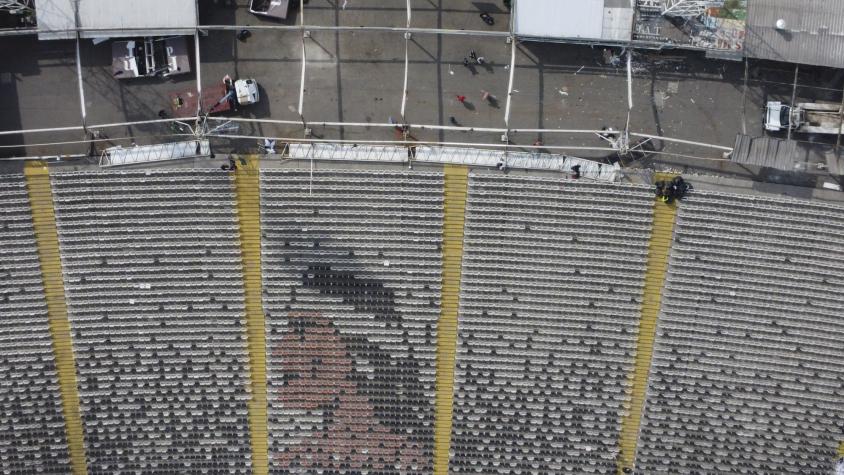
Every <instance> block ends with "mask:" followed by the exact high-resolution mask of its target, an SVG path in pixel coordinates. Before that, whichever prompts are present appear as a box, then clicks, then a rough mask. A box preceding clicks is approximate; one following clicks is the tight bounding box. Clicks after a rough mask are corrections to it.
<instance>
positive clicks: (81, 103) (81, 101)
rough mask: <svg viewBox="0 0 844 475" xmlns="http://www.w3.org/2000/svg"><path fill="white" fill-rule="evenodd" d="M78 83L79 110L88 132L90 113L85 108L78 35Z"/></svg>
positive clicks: (83, 125)
mask: <svg viewBox="0 0 844 475" xmlns="http://www.w3.org/2000/svg"><path fill="white" fill-rule="evenodd" d="M76 82H77V84H78V85H79V110H80V112H81V113H82V130H87V129H86V127H87V125H88V111H87V109H86V108H85V87H84V86H83V85H82V54H81V53H80V52H79V34H78V33H77V34H76Z"/></svg>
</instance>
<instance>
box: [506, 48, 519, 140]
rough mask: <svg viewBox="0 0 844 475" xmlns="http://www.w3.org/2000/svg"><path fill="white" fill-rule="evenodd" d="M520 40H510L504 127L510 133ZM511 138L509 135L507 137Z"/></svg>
mask: <svg viewBox="0 0 844 475" xmlns="http://www.w3.org/2000/svg"><path fill="white" fill-rule="evenodd" d="M517 44H518V40H516V38H515V37H511V40H510V83H509V85H508V86H507V105H506V106H505V107H504V128H505V129H507V132H505V134H509V130H510V104H511V102H512V101H513V79H514V78H515V74H516V45H517ZM507 138H508V139H509V137H507Z"/></svg>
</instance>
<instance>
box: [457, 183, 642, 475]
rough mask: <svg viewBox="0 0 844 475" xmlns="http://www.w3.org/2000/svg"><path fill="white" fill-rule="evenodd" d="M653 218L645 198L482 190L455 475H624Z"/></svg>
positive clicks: (476, 207) (466, 260) (546, 186)
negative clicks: (624, 438)
mask: <svg viewBox="0 0 844 475" xmlns="http://www.w3.org/2000/svg"><path fill="white" fill-rule="evenodd" d="M652 205H653V194H652V193H650V191H649V190H647V189H646V188H644V187H631V186H612V185H595V184H588V183H572V182H563V181H560V180H554V179H537V178H520V177H508V176H502V175H501V174H494V175H493V174H489V175H487V174H475V175H473V176H471V177H470V181H469V201H468V204H467V209H466V227H465V239H464V254H463V278H462V284H461V309H460V317H459V324H458V325H459V336H460V341H459V346H458V352H457V369H456V376H455V395H454V429H453V430H454V432H453V435H452V443H451V445H452V451H453V456H452V464H451V467H452V469H453V470H454V472H455V473H484V474H491V473H515V472H519V471H526V472H534V473H562V472H565V473H609V472H612V471H614V470H615V465H616V460H615V456H616V455H615V453H616V452H617V449H616V447H617V445H618V438H619V430H620V426H621V412H622V406H623V404H624V401H625V398H626V397H627V394H626V392H625V385H626V379H627V375H628V374H629V372H630V370H631V367H632V365H633V360H634V357H635V355H634V352H635V346H636V345H635V340H636V333H637V321H638V316H639V308H640V306H641V304H640V301H641V293H642V283H643V276H644V273H645V261H646V258H647V251H648V239H649V237H650V232H651V221H652Z"/></svg>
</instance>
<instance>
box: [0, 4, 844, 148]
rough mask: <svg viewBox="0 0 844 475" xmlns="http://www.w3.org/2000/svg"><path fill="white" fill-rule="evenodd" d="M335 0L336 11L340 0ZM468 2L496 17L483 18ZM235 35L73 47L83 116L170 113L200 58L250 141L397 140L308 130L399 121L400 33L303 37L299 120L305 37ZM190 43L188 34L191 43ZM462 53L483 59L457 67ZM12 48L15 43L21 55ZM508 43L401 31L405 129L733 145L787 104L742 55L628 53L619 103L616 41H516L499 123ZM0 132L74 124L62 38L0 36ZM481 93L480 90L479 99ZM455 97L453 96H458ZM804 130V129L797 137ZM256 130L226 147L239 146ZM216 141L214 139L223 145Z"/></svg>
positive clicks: (245, 16) (440, 19)
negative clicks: (143, 46)
mask: <svg viewBox="0 0 844 475" xmlns="http://www.w3.org/2000/svg"><path fill="white" fill-rule="evenodd" d="M344 3H345V8H343V5H344ZM199 5H200V22H201V23H202V24H204V25H235V24H242V25H272V24H279V23H281V24H287V25H295V24H297V22H298V21H299V11H298V6H294V7H293V9H292V10H291V12H290V13H291V16H290V18H289V19H288V20H286V21H284V22H276V21H272V20H267V19H265V18H261V17H257V16H255V15H253V14H251V13H249V11H248V1H247V0H236V1H234V2H232V1H214V0H200V2H199ZM412 6H413V13H412V18H411V25H412V26H414V27H420V28H457V29H472V30H493V31H506V30H507V29H508V22H509V15H508V14H506V12H504V10H503V9H502V7H501V2H500V1H497V0H495V1H493V0H490V1H488V2H477V1H471V0H412ZM481 10H485V11H489V12H491V13H492V15H493V17H494V18H495V19H496V23H495V25H493V26H488V25H486V24H485V23H483V22H482V21H481V20H480V18H479V16H478V15H479V12H480V11H481ZM305 21H306V23H308V24H319V25H346V26H359V25H369V26H385V27H401V26H404V25H405V24H406V21H407V11H406V8H405V3H404V2H402V1H396V0H348V1H346V2H344V0H310V2H308V3H307V5H306V6H305ZM250 32H251V36H250V37H249V38H248V39H246V40H245V41H240V40H238V39H237V38H236V35H235V33H236V32H235V31H232V30H226V31H219V30H210V31H207V32H206V34H205V35H203V36H201V37H200V61H201V62H200V68H197V67H196V64H195V61H192V63H194V64H193V65H192V66H193V67H192V71H191V73H190V74H187V75H182V76H179V77H174V78H172V79H169V80H162V79H135V80H117V79H115V78H114V77H112V75H111V69H110V67H111V65H110V62H111V55H110V43H109V42H106V43H103V44H101V45H93V44H92V42H91V41H90V40H83V41H82V47H81V51H80V56H81V69H82V77H83V90H84V97H85V100H84V103H85V109H86V124H87V125H88V126H92V125H96V124H107V123H117V122H127V121H140V120H148V119H157V118H158V112H159V111H161V110H165V111H166V110H169V99H168V93H170V92H172V91H176V90H189V89H196V87H197V84H196V78H197V76H196V73H197V69H199V70H201V84H200V85H201V86H202V89H204V90H208V88H209V87H211V86H213V85H215V84H217V83H219V82H220V81H221V80H222V77H223V76H224V75H226V74H229V75H231V76H233V77H241V78H245V77H250V78H254V79H256V80H257V81H258V83H259V84H260V92H261V102H260V103H259V104H256V105H253V106H250V107H245V108H242V109H241V110H240V111H238V112H236V113H234V114H232V115H234V116H236V117H240V118H247V119H259V120H268V121H277V122H275V123H271V122H267V123H262V124H254V123H241V124H238V125H237V128H236V129H232V131H236V132H237V133H239V134H243V135H250V136H254V137H256V139H255V141H257V138H258V137H263V136H273V137H289V138H299V137H302V136H303V134H304V126H303V124H302V120H303V119H304V121H306V122H308V123H309V124H310V126H309V127H310V128H311V129H312V131H313V134H314V136H315V137H318V138H324V139H333V140H340V139H342V140H385V141H388V140H394V139H395V138H396V133H395V131H394V130H393V129H391V128H383V127H374V126H366V125H362V126H355V127H352V126H346V127H337V126H326V127H323V126H319V125H314V124H315V123H319V122H357V123H360V124H374V123H381V124H383V123H386V122H388V121H389V120H390V119H391V118H392V120H396V121H401V111H402V96H403V89H404V69H405V65H404V56H405V38H404V36H403V34H402V33H400V32H398V33H397V32H388V31H353V32H352V31H347V32H329V31H312V32H311V34H310V36H309V37H308V38H306V39H305V42H304V43H305V47H304V54H305V57H306V60H307V68H306V71H305V87H304V95H303V98H304V101H303V107H302V116H300V115H299V113H298V112H299V110H298V107H299V91H300V80H301V77H302V70H301V67H302V54H303V52H302V49H303V48H302V42H301V33H300V32H299V31H295V30H294V31H280V30H267V29H257V28H254V27H253V28H252V29H251V30H250ZM188 43H189V44H190V45H191V48H190V49H191V51H192V54H193V41H192V39H189V41H188ZM470 50H475V51H476V52H477V54H478V55H480V56H483V57H484V58H485V60H486V61H485V64H483V65H478V64H472V65H470V67H466V66H464V65H463V59H464V58H466V57H468V56H469V52H470ZM23 51H25V52H26V54H21V52H23ZM510 51H511V45H510V44H508V43H507V42H506V41H505V39H504V38H496V37H480V36H471V37H470V36H446V35H436V34H414V35H413V36H412V37H411V38H410V39H409V41H408V42H407V52H408V85H407V97H406V103H405V115H404V118H405V121H406V122H407V123H411V124H431V125H451V124H452V120H451V119H452V118H454V122H456V123H457V124H459V125H461V126H466V127H490V128H505V127H509V128H510V129H525V128H527V129H537V128H544V129H600V128H602V127H612V128H614V129H622V128H624V126H625V124H626V123H627V121H628V116H629V127H630V130H631V131H634V132H641V133H647V134H655V135H663V136H665V137H672V138H677V139H683V140H690V141H697V142H704V143H710V144H715V145H721V146H732V145H733V143H734V142H735V136H736V134H737V133H741V132H742V131H745V132H746V133H748V134H751V135H762V134H763V130H762V124H761V119H762V111H763V108H764V104H765V102H766V101H767V100H772V99H780V100H783V99H784V100H785V101H786V102H787V101H790V99H791V82H792V80H793V69H792V66H789V65H783V64H776V63H763V62H755V61H754V62H751V64H750V67H749V68H748V70H749V73H750V74H749V80H748V83H747V87H745V81H744V64H743V63H741V62H724V61H718V60H710V59H706V58H704V57H703V56H702V55H701V54H699V53H693V52H681V51H666V52H663V53H657V52H652V51H651V52H647V51H641V52H637V53H636V54H635V56H634V71H635V73H634V75H633V83H632V103H633V107H632V109H629V110H628V90H627V74H626V69H625V67H624V62H623V61H621V62H620V63H613V62H612V61H608V58H611V57H612V56H613V55H618V54H619V53H620V51H619V50H617V49H616V50H612V51H607V52H605V51H604V48H602V47H594V48H590V47H588V46H579V45H566V44H555V43H544V44H541V43H519V44H517V45H516V61H515V64H516V68H515V71H514V72H513V77H514V85H513V94H512V97H511V113H510V120H509V124H507V123H506V122H505V109H506V102H507V92H508V82H509V77H510V73H511V71H510ZM0 55H2V56H3V57H4V58H7V59H6V60H4V62H3V63H2V64H0V129H2V130H18V129H31V128H46V127H62V126H74V125H80V124H81V122H82V114H81V111H80V100H79V87H78V84H77V81H76V64H75V47H74V44H73V42H68V41H57V42H56V41H41V42H39V41H37V40H36V39H35V38H34V37H22V38H21V37H17V38H11V37H4V38H0ZM798 82H800V83H801V84H803V85H804V87H800V88H798V91H797V99H798V101H808V100H816V99H823V100H833V101H837V100H840V98H841V92H840V90H841V88H842V85H844V76H842V74H840V72H837V71H831V70H823V69H818V68H803V69H802V72H801V74H800V76H799V78H798ZM484 91H486V92H489V93H490V94H491V96H492V97H493V100H492V101H484V100H483V99H482V93H483V92H484ZM458 96H465V97H466V101H465V102H464V103H461V102H460V101H458V100H457V97H458ZM103 133H104V135H105V137H107V138H108V141H106V142H104V143H103V144H102V146H106V145H114V144H128V143H131V142H132V141H134V142H136V143H152V142H155V141H159V140H172V139H173V138H168V137H166V135H168V134H169V133H170V132H169V129H168V128H167V127H164V126H157V125H155V126H128V127H119V128H110V129H108V130H104V131H103ZM410 135H411V136H412V137H413V138H415V139H418V140H423V141H445V142H468V143H500V140H501V137H500V134H498V133H487V132H478V131H473V132H465V131H443V130H420V129H411V130H410ZM81 138H82V134H81V132H70V133H50V134H27V135H25V136H19V135H14V136H0V145H2V144H6V145H9V144H19V143H21V142H23V143H25V144H27V145H29V146H27V147H25V148H0V155H22V154H28V155H33V154H58V153H80V152H84V151H85V150H87V149H88V145H87V144H80V145H72V146H68V145H65V146H55V147H35V146H33V145H32V144H37V143H44V142H55V141H63V140H80V139H81ZM797 138H801V137H797ZM510 139H511V140H512V142H513V143H514V144H516V145H532V144H534V143H536V142H537V141H541V143H542V144H543V145H545V146H549V147H550V146H560V147H562V146H567V147H573V148H572V149H570V150H568V151H567V153H569V154H571V155H577V156H583V157H599V156H604V155H606V154H607V152H604V151H589V150H581V149H578V148H577V147H606V146H607V145H608V144H607V143H606V142H605V141H603V140H601V139H600V138H599V137H597V136H596V135H594V134H571V133H545V134H541V135H538V134H536V133H532V132H531V133H514V134H511V136H510ZM255 141H250V140H245V141H240V142H238V144H239V146H243V145H244V144H246V145H247V146H249V147H251V146H253V145H254V142H255ZM654 145H655V148H656V150H657V151H658V152H661V153H664V154H671V155H674V156H675V158H676V157H679V158H680V159H683V158H684V157H685V156H702V157H711V158H718V157H720V154H721V152H720V151H718V150H714V149H707V148H701V147H697V146H691V145H685V144H676V143H670V142H655V143H654ZM225 150H226V147H225V146H221V148H220V151H225Z"/></svg>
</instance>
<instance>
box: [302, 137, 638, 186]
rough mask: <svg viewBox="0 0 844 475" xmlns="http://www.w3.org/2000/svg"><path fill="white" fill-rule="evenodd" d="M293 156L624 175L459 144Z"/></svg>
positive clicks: (609, 177)
mask: <svg viewBox="0 0 844 475" xmlns="http://www.w3.org/2000/svg"><path fill="white" fill-rule="evenodd" d="M286 151H287V154H288V156H289V157H290V158H293V159H301V160H336V161H363V162H390V163H410V162H411V161H412V162H422V163H449V164H455V165H467V166H474V167H490V168H499V169H502V168H512V169H525V170H553V171H558V172H564V173H573V169H572V168H573V167H575V166H580V170H579V171H580V176H581V177H582V178H586V179H591V180H600V181H610V182H614V181H617V180H619V179H620V178H621V167H620V166H619V165H618V164H615V165H609V164H605V163H600V162H596V161H592V160H586V159H583V158H577V157H570V156H568V155H555V154H549V153H531V152H510V151H504V150H485V149H475V148H460V147H432V146H427V145H425V146H417V147H413V148H407V147H399V146H381V145H354V144H333V143H312V144H290V145H289V147H288V148H287V150H286Z"/></svg>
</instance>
